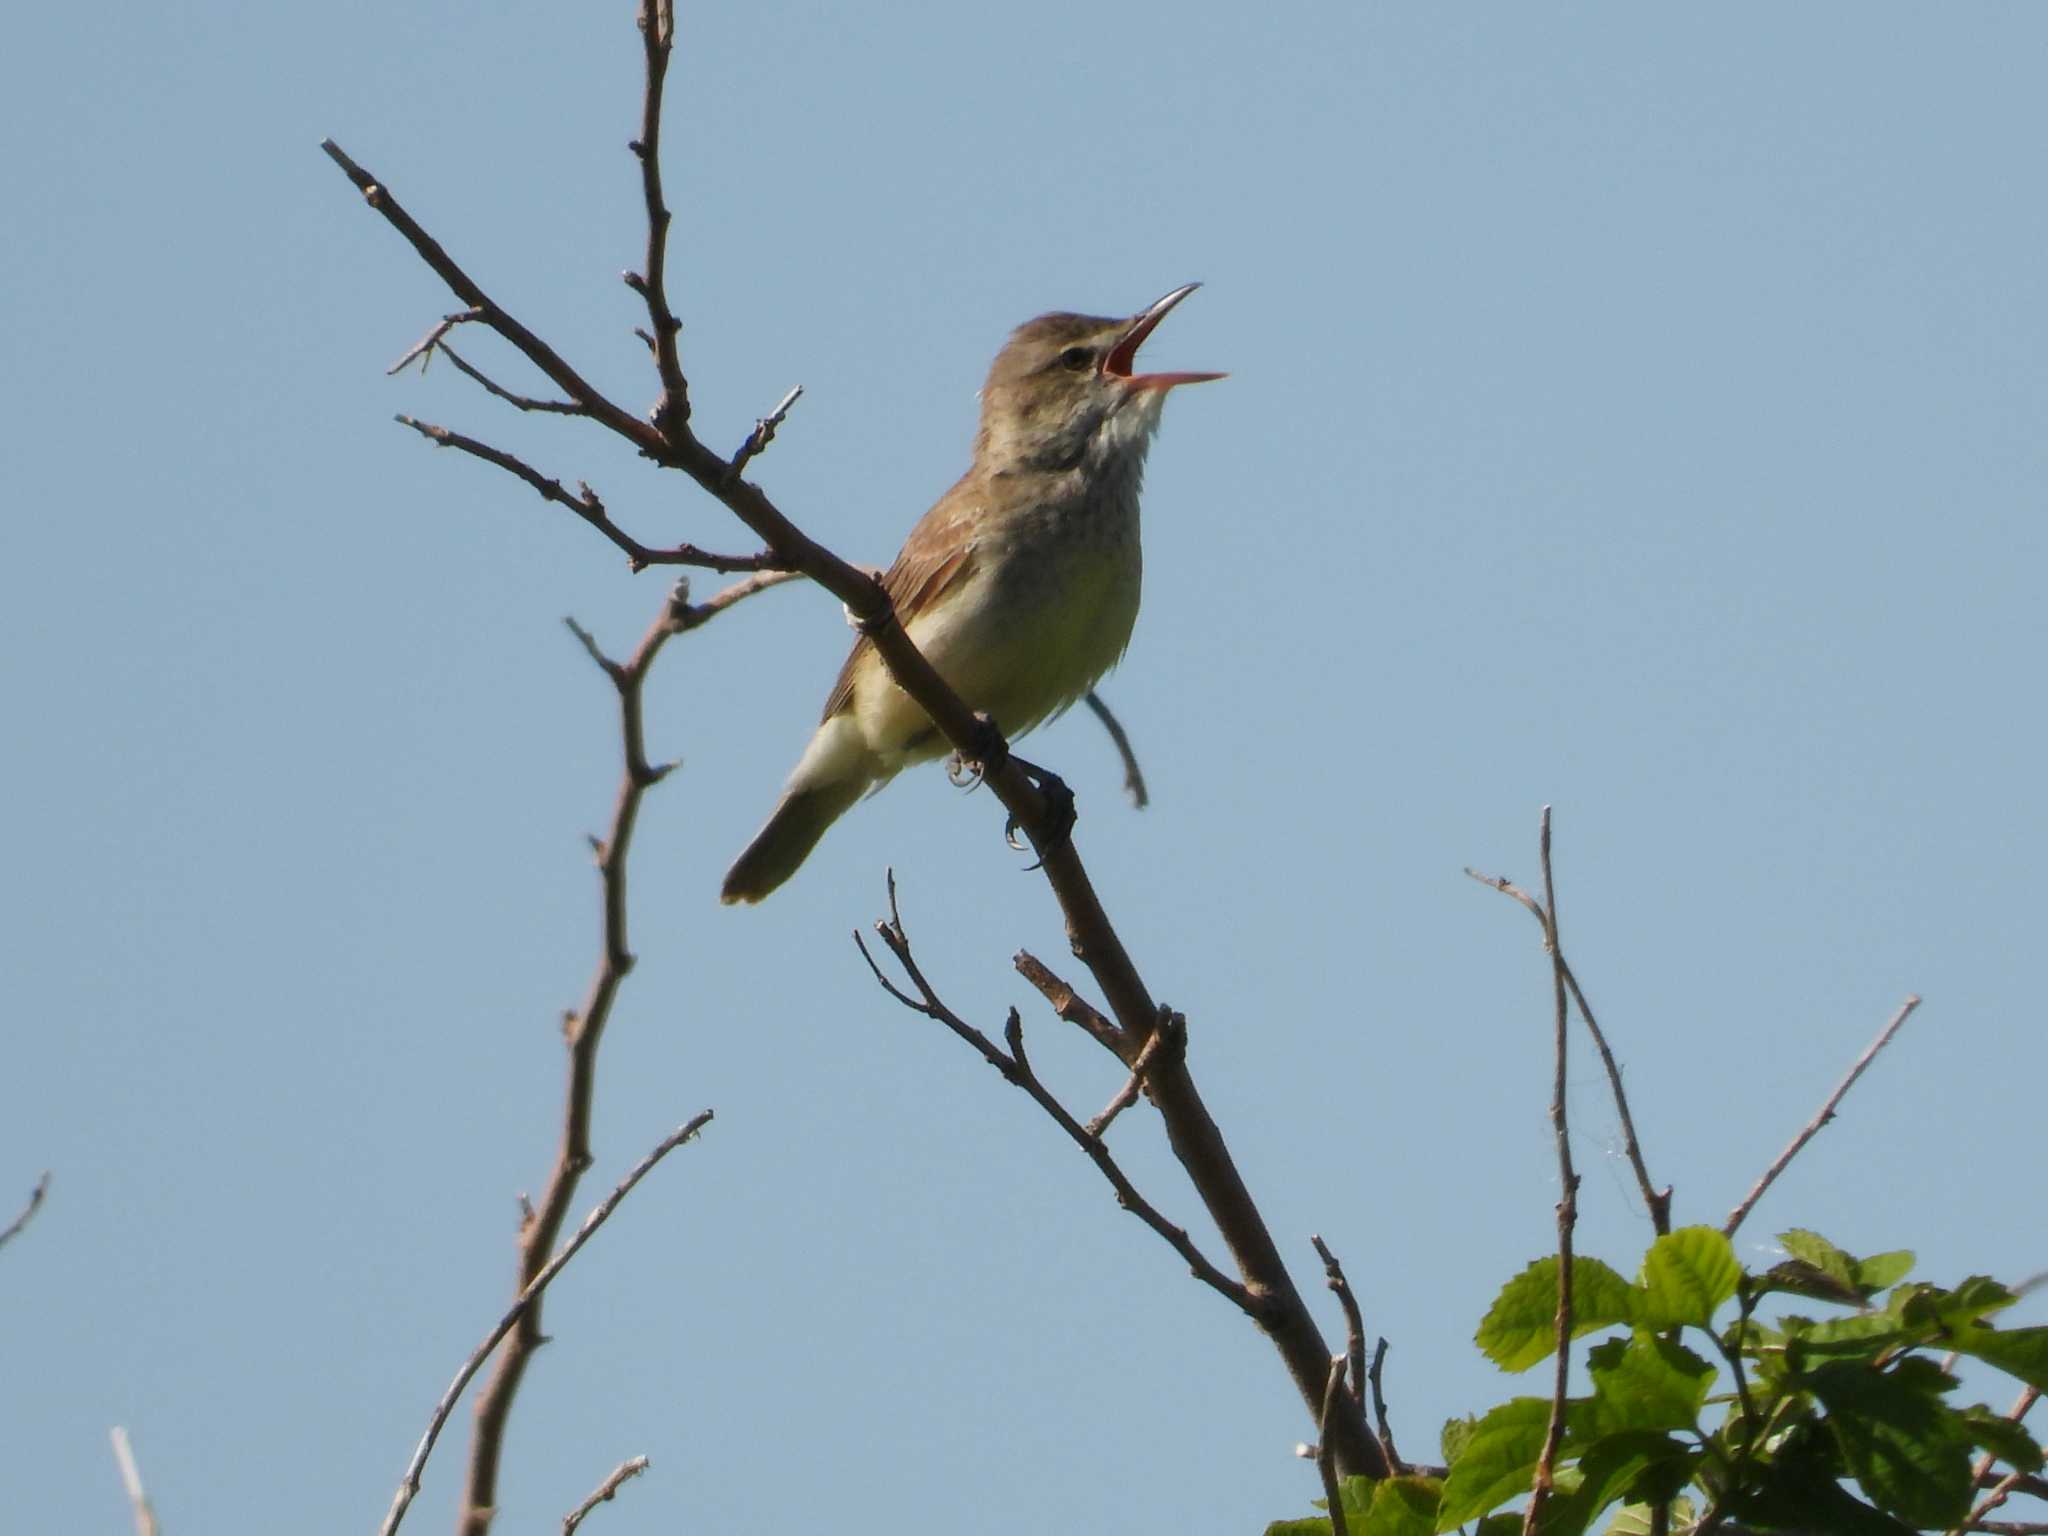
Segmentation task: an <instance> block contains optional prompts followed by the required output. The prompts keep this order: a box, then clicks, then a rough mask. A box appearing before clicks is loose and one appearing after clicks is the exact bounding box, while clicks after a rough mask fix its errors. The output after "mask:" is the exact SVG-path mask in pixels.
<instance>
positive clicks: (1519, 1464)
mask: <svg viewBox="0 0 2048 1536" xmlns="http://www.w3.org/2000/svg"><path fill="white" fill-rule="evenodd" d="M1549 1427H1550V1402H1549V1400H1548V1399H1547V1398H1541V1397H1517V1398H1512V1399H1510V1400H1509V1401H1507V1402H1505V1403H1502V1404H1501V1405H1500V1406H1499V1407H1498V1408H1495V1409H1494V1410H1493V1411H1492V1412H1490V1413H1488V1414H1487V1415H1486V1417H1484V1418H1483V1419H1481V1420H1480V1421H1479V1423H1478V1424H1477V1425H1476V1426H1474V1428H1473V1430H1472V1437H1471V1439H1469V1440H1468V1441H1467V1442H1466V1443H1465V1447H1464V1450H1463V1451H1462V1452H1461V1453H1460V1455H1459V1456H1458V1458H1457V1460H1455V1461H1453V1462H1452V1463H1451V1475H1450V1476H1449V1477H1447V1478H1445V1479H1444V1489H1443V1502H1442V1504H1441V1505H1439V1506H1438V1508H1437V1515H1436V1528H1437V1529H1438V1530H1440V1531H1448V1530H1450V1529H1452V1528H1453V1527H1455V1526H1459V1525H1463V1524H1464V1523H1465V1522H1466V1521H1467V1520H1470V1519H1472V1518H1473V1517H1475V1516H1477V1515H1483V1514H1485V1513H1486V1512H1487V1511H1488V1510H1490V1509H1495V1508H1498V1507H1499V1506H1500V1505H1502V1504H1505V1503H1506V1502H1507V1501H1508V1500H1509V1499H1512V1498H1514V1497H1515V1496H1516V1495H1518V1494H1523V1493H1527V1492H1528V1491H1529V1478H1530V1476H1531V1474H1533V1473H1534V1472H1535V1470H1536V1459H1537V1457H1538V1456H1540V1455H1541V1454H1542V1452H1543V1437H1544V1434H1545V1432H1546V1431H1547V1430H1548V1429H1549Z"/></svg>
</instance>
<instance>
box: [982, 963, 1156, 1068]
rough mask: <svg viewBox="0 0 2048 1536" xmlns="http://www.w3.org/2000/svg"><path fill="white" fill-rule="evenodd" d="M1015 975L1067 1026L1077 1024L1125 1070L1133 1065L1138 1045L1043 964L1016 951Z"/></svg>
mask: <svg viewBox="0 0 2048 1536" xmlns="http://www.w3.org/2000/svg"><path fill="white" fill-rule="evenodd" d="M1012 963H1013V964H1014V965H1015V966H1016V967H1017V974H1018V975H1019V976H1022V977H1023V978H1024V979H1025V980H1026V981H1028V982H1030V983H1031V985H1032V986H1034V987H1036V988H1037V989H1038V991H1039V995H1040V996H1042V997H1043V998H1044V999H1045V1000H1046V1001H1047V1002H1048V1003H1051V1004H1052V1011H1053V1012H1054V1013H1056V1014H1058V1015H1059V1016H1060V1017H1061V1018H1063V1019H1065V1020H1066V1021H1067V1022H1068V1023H1069V1024H1078V1025H1079V1026H1080V1027H1081V1028H1083V1029H1085V1030H1087V1031H1088V1033H1089V1034H1091V1035H1093V1036H1094V1037H1095V1039H1096V1041H1097V1043H1099V1044H1100V1045H1101V1046H1102V1048H1103V1049H1104V1050H1106V1051H1108V1052H1109V1053H1110V1054H1111V1055H1113V1056H1115V1057H1116V1058H1117V1059H1118V1060H1119V1061H1121V1062H1123V1063H1124V1065H1125V1066H1132V1065H1135V1064H1136V1062H1137V1059H1138V1052H1139V1051H1140V1050H1142V1049H1143V1044H1142V1042H1133V1041H1132V1040H1130V1039H1129V1038H1127V1037H1126V1035H1125V1032H1124V1031H1123V1029H1121V1028H1120V1027H1119V1026H1118V1025H1117V1024H1116V1022H1115V1021H1114V1020H1112V1019H1110V1018H1108V1017H1106V1016H1105V1015H1104V1014H1103V1012H1102V1010H1101V1009H1099V1008H1097V1007H1096V1006H1095V1005H1094V1004H1093V1003H1091V1002H1089V1001H1088V999H1086V998H1085V997H1083V996H1081V994H1080V993H1078V992H1076V991H1075V990H1074V989H1073V988H1072V987H1070V986H1068V985H1067V984H1066V983H1065V982H1064V981H1062V980H1060V978H1059V977H1057V976H1055V975H1054V974H1053V973H1052V972H1051V971H1050V970H1048V969H1047V968H1046V966H1045V964H1044V962H1043V961H1041V960H1040V959H1039V958H1038V957H1037V956H1036V955H1034V954H1032V953H1031V952H1030V951H1029V950H1019V951H1018V952H1017V954H1016V956H1015V958H1014V960H1013V961H1012Z"/></svg>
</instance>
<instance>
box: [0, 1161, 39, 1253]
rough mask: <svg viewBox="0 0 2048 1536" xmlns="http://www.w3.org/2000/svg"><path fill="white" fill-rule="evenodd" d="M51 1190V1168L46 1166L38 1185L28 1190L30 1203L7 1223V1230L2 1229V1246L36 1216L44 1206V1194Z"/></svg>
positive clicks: (0, 1242) (0, 1234)
mask: <svg viewBox="0 0 2048 1536" xmlns="http://www.w3.org/2000/svg"><path fill="white" fill-rule="evenodd" d="M49 1192H50V1170H49V1169H47V1168H45V1169H44V1170H43V1176H42V1177H41V1178H39V1179H37V1180H36V1187H35V1188H34V1189H32V1190H30V1191H29V1192H28V1204H26V1205H24V1206H23V1207H22V1208H21V1214H20V1215H19V1216H17V1217H15V1218H14V1220H12V1221H10V1222H9V1223H7V1228H6V1230H5V1231H0V1247H5V1246H6V1245H7V1244H8V1243H10V1242H12V1241H13V1240H14V1237H15V1235H16V1234H17V1233H18V1232H20V1231H21V1229H22V1228H23V1227H25V1226H27V1225H28V1224H29V1221H30V1219H31V1218H32V1217H34V1215H35V1213H36V1212H37V1211H39V1210H41V1209H42V1208H43V1196H45V1195H47V1194H48V1193H49Z"/></svg>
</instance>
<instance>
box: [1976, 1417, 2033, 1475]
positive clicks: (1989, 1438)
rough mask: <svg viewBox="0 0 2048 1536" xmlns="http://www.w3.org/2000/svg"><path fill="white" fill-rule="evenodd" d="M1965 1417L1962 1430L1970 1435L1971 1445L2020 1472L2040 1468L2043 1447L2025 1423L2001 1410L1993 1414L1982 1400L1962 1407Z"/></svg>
mask: <svg viewBox="0 0 2048 1536" xmlns="http://www.w3.org/2000/svg"><path fill="white" fill-rule="evenodd" d="M1962 1420H1963V1433H1964V1434H1966V1435H1968V1436H1969V1437H1970V1444H1972V1445H1974V1446H1976V1447H1977V1448H1978V1449H1980V1450H1986V1451H1989V1452H1990V1453H1991V1454H1992V1455H1993V1456H1995V1457H1996V1458H1998V1460H2000V1461H2002V1462H2004V1463H2005V1464H2006V1465H2007V1466H2009V1467H2012V1468H2014V1469H2015V1470H2017V1471H2020V1472H2038V1471H2040V1470H2041V1460H2042V1458H2041V1447H2040V1445H2039V1443H2038V1442H2036V1441H2035V1439H2034V1437H2033V1436H2032V1435H2030V1434H2028V1433H2027V1430H2026V1426H2025V1425H2023V1424H2020V1423H2018V1422H2017V1421H2016V1420H2013V1419H2009V1418H2007V1417H2006V1416H2005V1415H2004V1414H2002V1413H1993V1412H1992V1411H1991V1410H1990V1409H1989V1408H1986V1407H1985V1406H1984V1405H1983V1404H1982V1403H1975V1404H1972V1405H1971V1406H1970V1407H1968V1408H1965V1409H1963V1410H1962Z"/></svg>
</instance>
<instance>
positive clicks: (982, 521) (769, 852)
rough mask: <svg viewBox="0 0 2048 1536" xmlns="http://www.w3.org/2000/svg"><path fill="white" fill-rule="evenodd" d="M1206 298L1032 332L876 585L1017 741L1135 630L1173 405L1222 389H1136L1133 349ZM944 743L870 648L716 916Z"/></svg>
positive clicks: (993, 374)
mask: <svg viewBox="0 0 2048 1536" xmlns="http://www.w3.org/2000/svg"><path fill="white" fill-rule="evenodd" d="M1199 286H1200V284H1197V283H1189V284H1187V285H1186V286H1185V287H1182V288H1176V289H1174V290H1173V292H1171V293H1169V294H1167V295H1166V297H1164V298H1163V299H1161V300H1159V301H1158V302H1157V303H1156V304H1153V305H1151V306H1149V307H1148V308H1146V309H1145V310H1143V311H1142V312H1141V313H1139V314H1137V315H1134V316H1131V317H1129V318H1126V319H1120V320H1119V319H1107V318H1104V317H1102V316H1099V315H1069V314H1052V315H1040V316H1039V317H1038V318H1037V319H1036V320H1028V321H1026V322H1025V323H1024V324H1023V325H1020V326H1018V327H1017V329H1016V330H1015V331H1013V332H1012V333H1011V335H1010V339H1009V341H1008V343H1007V344H1006V345H1005V346H1004V347H1003V350H1002V351H1000V352H998V353H997V354H996V360H995V363H994V364H993V365H992V366H991V367H990V369H989V371H988V382H987V383H986V384H984V385H983V386H982V391H981V426H980V429H979V431H977V432H976V434H975V438H974V462H973V463H972V464H971V465H970V466H969V467H968V470H967V473H966V474H964V475H962V476H961V477H960V480H959V482H958V483H957V484H956V485H955V486H954V487H953V488H952V489H951V490H950V491H948V492H946V494H945V495H944V496H941V497H940V498H939V500H938V504H937V505H936V506H934V507H933V508H932V509H931V511H929V512H927V513H925V515H924V517H923V518H922V519H921V520H920V521H919V522H918V525H917V526H916V527H915V528H913V529H911V531H910V537H909V538H908V539H906V540H905V541H904V544H903V550H902V553H900V554H898V555H897V556H896V563H895V564H894V565H892V566H890V567H889V571H888V574H887V575H886V576H884V577H883V579H882V584H883V586H884V587H885V588H886V589H887V591H888V594H889V597H890V599H891V601H893V602H894V603H895V605H896V614H897V617H898V619H899V620H900V621H901V623H902V625H903V628H904V631H905V632H906V633H907V634H908V635H909V636H910V639H911V640H912V641H913V642H914V643H915V644H916V646H917V648H918V649H919V650H920V651H922V652H923V653H924V655H925V656H926V658H927V659H928V660H929V661H930V662H931V663H932V665H933V666H934V667H936V668H937V669H938V672H939V675H940V676H941V677H943V678H945V680H946V681H947V682H948V683H949V684H951V685H952V687H953V690H954V691H955V692H956V693H958V694H959V695H960V697H961V698H962V699H964V700H965V701H966V702H967V704H968V705H969V706H970V707H971V708H973V709H976V710H979V711H981V712H983V713H985V714H986V715H987V716H988V717H989V718H990V719H991V720H992V721H994V723H995V725H996V726H997V727H998V728H999V729H1000V730H1002V731H1003V732H1004V733H1005V734H1007V735H1009V736H1012V737H1014V736H1021V735H1022V734H1023V733H1024V732H1026V731H1028V730H1030V729H1031V728H1032V727H1033V726H1035V725H1038V724H1040V723H1042V722H1043V721H1045V720H1048V719H1051V718H1052V717H1053V716H1055V715H1057V714H1059V713H1060V712H1061V711H1062V710H1064V709H1066V708H1067V706H1068V705H1070V704H1072V703H1073V702H1074V701H1075V700H1076V699H1079V698H1081V697H1082V696H1083V695H1084V694H1086V693H1087V692H1088V690H1089V689H1090V688H1092V687H1094V686H1095V682H1096V680H1097V679H1098V678H1100V677H1101V676H1102V674H1103V673H1105V672H1107V671H1108V670H1109V669H1110V668H1111V667H1113V666H1115V665H1116V663H1117V662H1118V660H1119V659H1120V658H1121V657H1122V656H1123V653H1124V648H1125V647H1126V646H1127V645H1129V644H1130V639H1131V628H1132V626H1133V625H1134V624H1135V623H1136V622H1137V618H1138V589H1139V572H1140V560H1139V553H1138V490H1139V487H1140V485H1141V483H1142V482H1143V479H1144V473H1145V450H1146V449H1147V448H1148V447H1149V446H1150V445H1151V440H1152V434H1153V433H1154V432H1155V431H1157V430H1158V428H1159V414H1160V410H1161V408H1162V407H1163V406H1164V404H1165V402H1166V395H1167V391H1169V390H1171V389H1173V388H1174V387H1175V386H1176V385H1180V384H1196V383H1200V382H1202V381H1203V380H1205V379H1220V378H1222V377H1223V375H1222V374H1220V373H1137V372H1134V371H1133V365H1134V362H1135V360H1136V358H1137V353H1138V348H1139V347H1140V346H1142V345H1143V344H1144V341H1145V338H1146V337H1147V336H1150V335H1151V334H1152V331H1153V328H1154V327H1155V326H1157V325H1158V324H1159V322H1160V321H1161V320H1162V319H1164V318H1165V317H1166V314H1167V312H1168V311H1169V310H1171V309H1172V308H1173V307H1174V306H1175V305H1176V304H1178V303H1180V301H1181V300H1182V299H1184V298H1186V297H1187V296H1188V295H1189V294H1190V293H1193V292H1194V291H1195V289H1196V288H1197V287H1199ZM946 750H947V744H946V741H945V738H944V737H942V736H941V735H940V734H939V732H938V729H937V727H935V726H934V725H933V724H932V723H931V720H930V718H929V717H928V716H927V715H926V714H925V713H924V711H923V710H921V709H919V708H918V707H917V705H916V704H915V703H913V702H912V701H911V699H910V697H909V695H907V694H905V693H904V692H903V690H902V689H900V688H898V687H897V686H896V684H895V682H894V681H893V680H892V679H891V678H890V676H889V673H888V669H887V668H886V667H885V666H884V665H883V663H882V659H881V657H880V656H879V655H878V654H877V653H876V651H875V648H874V646H873V644H872V643H871V642H870V641H868V640H867V639H866V638H862V639H860V640H858V641H856V642H855V643H854V647H853V654H852V655H850V656H848V657H847V658H846V665H845V666H843V667H841V668H840V670H839V681H838V682H837V683H836V684H835V685H834V686H833V689H832V695H831V697H830V698H828V699H827V700H826V701H825V714H824V719H823V721H822V722H821V723H820V725H819V726H818V729H817V733H816V734H815V735H813V736H812V737H811V743H810V746H809V747H808V748H806V749H805V751H804V755H803V758H802V759H801V760H800V761H799V762H798V763H797V765H796V771H795V772H794V773H792V774H791V775H790V777H789V783H788V784H787V785H786V786H785V787H784V789H783V791H782V798H781V799H780V800H779V801H777V802H776V806H775V810H774V812H773V814H771V815H770V816H769V818H768V822H767V825H766V826H764V827H762V828H761V830H760V832H759V833H758V834H757V835H756V836H755V838H754V840H753V841H752V842H751V843H749V844H748V845H747V847H746V851H745V852H743V853H742V854H741V855H740V856H739V858H738V859H736V860H734V861H733V866H732V868H731V869H729V870H728V871H726V876H725V885H724V888H723V890H722V891H721V892H720V895H721V899H723V900H724V901H726V902H728V903H730V902H753V901H759V900H761V898H762V897H764V896H766V895H767V894H768V893H769V892H770V891H773V890H774V889H775V888H776V887H777V886H779V885H781V884H782V883H783V881H785V880H787V879H788V878H789V877H790V876H791V875H793V874H795V873H796V871H797V867H798V866H799V865H801V864H802V863H803V861H804V860H805V858H807V857H808V856H809V854H810V851H811V850H812V849H813V848H815V847H816V846H817V844H818V839H819V838H821V837H822V836H824V834H825V829H826V828H827V827H829V826H831V825H832V823H833V822H835V821H837V820H838V819H839V817H840V816H842V815H844V814H845V812H846V810H847V808H848V807H850V806H851V805H852V804H853V803H854V801H856V800H858V799H859V798H860V797H861V796H862V795H863V794H865V793H867V792H868V791H870V790H872V789H878V788H880V787H881V786H882V785H883V784H885V783H887V782H888V781H889V780H890V779H891V778H893V777H895V775H896V774H897V772H898V771H899V770H901V769H903V768H906V767H908V766H909V765H910V764H912V763H918V762H924V761H927V760H929V759H931V758H935V757H939V756H941V755H943V754H944V753H945V751H946Z"/></svg>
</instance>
